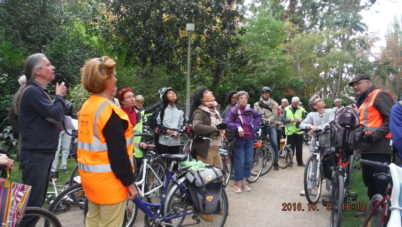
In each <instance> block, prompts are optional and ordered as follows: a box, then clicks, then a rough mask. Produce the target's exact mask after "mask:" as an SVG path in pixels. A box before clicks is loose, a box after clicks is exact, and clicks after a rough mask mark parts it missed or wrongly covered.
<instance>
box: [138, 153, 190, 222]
mask: <svg viewBox="0 0 402 227" xmlns="http://www.w3.org/2000/svg"><path fill="white" fill-rule="evenodd" d="M145 161H146V160H145ZM145 161H144V164H145ZM176 162H177V161H172V164H171V167H170V168H169V170H168V172H167V174H166V181H165V184H164V185H163V184H162V186H163V193H162V196H161V198H160V203H149V202H145V201H143V200H141V197H143V196H144V195H147V194H148V193H144V187H145V184H144V182H145V173H143V178H142V180H141V181H140V182H135V184H136V185H137V187H138V186H142V187H141V190H139V194H140V196H137V197H135V198H134V199H133V202H134V203H135V204H136V205H137V206H138V208H139V209H140V210H142V211H143V212H144V213H145V215H146V216H147V217H149V218H151V219H153V220H156V221H158V222H163V221H169V220H172V219H175V218H179V217H183V216H187V215H190V214H194V212H186V213H184V214H179V215H173V216H164V214H163V209H164V206H165V202H166V201H165V200H166V196H167V193H168V189H170V188H171V187H169V185H171V184H172V183H173V184H175V185H177V186H178V187H179V189H180V191H181V192H182V193H184V194H185V195H186V197H188V198H190V199H191V196H190V194H189V192H188V191H187V190H186V189H185V188H184V186H183V182H184V181H185V180H186V178H185V177H181V178H180V179H178V180H176V176H175V173H174V172H173V171H172V169H173V168H172V167H173V166H174V165H175V163H176ZM151 169H152V168H151ZM144 172H145V171H144ZM159 188H160V187H158V189H159ZM155 190H156V189H155ZM155 190H152V191H155ZM149 194H150V193H149ZM150 207H152V208H158V209H157V212H156V213H155V212H154V211H152V210H151V209H150Z"/></svg>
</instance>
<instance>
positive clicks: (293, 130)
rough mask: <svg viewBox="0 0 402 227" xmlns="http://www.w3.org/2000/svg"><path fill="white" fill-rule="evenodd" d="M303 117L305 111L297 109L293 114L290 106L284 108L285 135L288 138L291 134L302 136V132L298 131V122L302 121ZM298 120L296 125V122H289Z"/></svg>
mask: <svg viewBox="0 0 402 227" xmlns="http://www.w3.org/2000/svg"><path fill="white" fill-rule="evenodd" d="M304 115H305V110H304V108H301V107H298V108H297V109H296V111H295V112H293V108H292V106H291V105H289V106H288V107H286V108H285V123H286V127H285V134H286V135H288V136H290V135H293V134H299V135H300V134H303V133H304V132H303V131H300V130H299V129H300V128H299V127H298V126H299V125H300V122H301V121H302V120H303V117H304ZM295 119H296V120H299V122H298V123H296V122H290V121H291V120H295Z"/></svg>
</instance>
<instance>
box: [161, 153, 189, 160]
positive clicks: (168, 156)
mask: <svg viewBox="0 0 402 227" xmlns="http://www.w3.org/2000/svg"><path fill="white" fill-rule="evenodd" d="M161 157H162V158H166V159H171V160H176V161H184V160H187V158H188V155H186V154H162V155H161Z"/></svg>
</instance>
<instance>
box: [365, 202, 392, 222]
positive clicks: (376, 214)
mask: <svg viewBox="0 0 402 227" xmlns="http://www.w3.org/2000/svg"><path fill="white" fill-rule="evenodd" d="M382 199H383V196H382V195H381V194H375V195H374V196H373V197H372V198H371V201H370V205H369V207H368V208H367V210H366V218H365V219H364V220H365V224H366V225H365V226H369V227H385V226H386V224H387V223H383V222H382V215H383V214H384V208H383V207H382V206H381V205H380V206H378V207H376V205H377V204H378V203H380V202H381V201H382ZM386 219H388V218H386Z"/></svg>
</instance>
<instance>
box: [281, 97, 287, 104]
mask: <svg viewBox="0 0 402 227" xmlns="http://www.w3.org/2000/svg"><path fill="white" fill-rule="evenodd" d="M281 102H286V103H289V101H288V99H287V98H283V99H282V100H281Z"/></svg>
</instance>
